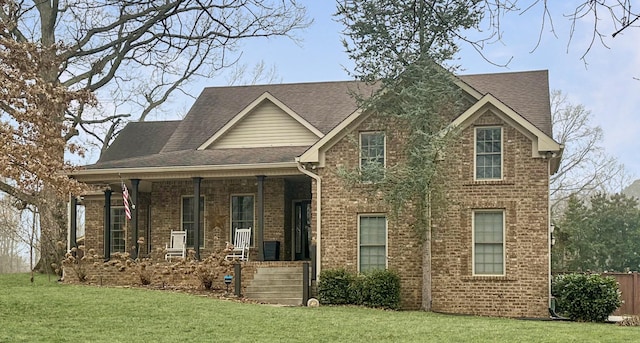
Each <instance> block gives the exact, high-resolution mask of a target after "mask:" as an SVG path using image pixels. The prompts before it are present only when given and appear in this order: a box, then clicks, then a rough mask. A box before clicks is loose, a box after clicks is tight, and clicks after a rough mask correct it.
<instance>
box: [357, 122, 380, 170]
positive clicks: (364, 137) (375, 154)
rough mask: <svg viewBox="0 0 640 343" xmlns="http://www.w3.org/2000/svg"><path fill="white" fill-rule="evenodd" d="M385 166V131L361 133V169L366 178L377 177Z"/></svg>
mask: <svg viewBox="0 0 640 343" xmlns="http://www.w3.org/2000/svg"><path fill="white" fill-rule="evenodd" d="M384 167H385V135H384V132H383V131H373V132H361V133H360V170H361V171H364V173H365V178H367V179H369V180H372V179H377V178H378V177H377V174H378V173H381V172H382V171H383V170H384Z"/></svg>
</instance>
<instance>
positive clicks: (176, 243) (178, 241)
mask: <svg viewBox="0 0 640 343" xmlns="http://www.w3.org/2000/svg"><path fill="white" fill-rule="evenodd" d="M170 242H171V246H169V245H165V251H166V255H164V259H165V260H166V261H169V262H171V258H172V257H182V258H183V259H184V258H185V257H186V256H187V254H186V253H187V231H173V230H171V241H170Z"/></svg>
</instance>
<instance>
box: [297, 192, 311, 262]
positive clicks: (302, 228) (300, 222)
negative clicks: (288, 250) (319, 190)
mask: <svg viewBox="0 0 640 343" xmlns="http://www.w3.org/2000/svg"><path fill="white" fill-rule="evenodd" d="M310 231H311V200H302V201H295V202H294V204H293V245H294V252H295V259H296V261H299V260H308V259H310V257H311V256H310V254H309V246H310V245H311V235H310Z"/></svg>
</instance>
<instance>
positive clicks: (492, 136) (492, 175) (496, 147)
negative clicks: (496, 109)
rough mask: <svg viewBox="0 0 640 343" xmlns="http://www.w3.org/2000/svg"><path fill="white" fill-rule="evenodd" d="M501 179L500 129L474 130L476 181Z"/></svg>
mask: <svg viewBox="0 0 640 343" xmlns="http://www.w3.org/2000/svg"><path fill="white" fill-rule="evenodd" d="M500 178H502V129H501V128H499V127H494V128H477V129H476V179H500Z"/></svg>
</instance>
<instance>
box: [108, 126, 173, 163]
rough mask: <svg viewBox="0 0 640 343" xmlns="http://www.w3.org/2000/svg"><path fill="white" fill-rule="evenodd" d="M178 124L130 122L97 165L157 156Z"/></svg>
mask: <svg viewBox="0 0 640 343" xmlns="http://www.w3.org/2000/svg"><path fill="white" fill-rule="evenodd" d="M179 124H180V121H179V120H176V121H150V122H130V123H128V124H127V126H125V127H124V129H122V131H121V132H120V134H118V136H117V137H116V139H115V140H114V141H113V143H112V144H111V146H110V147H109V149H107V150H106V151H105V152H104V153H103V154H102V156H100V159H99V160H98V163H100V162H106V161H116V160H121V159H125V158H132V157H139V156H148V155H153V154H157V153H159V152H160V150H162V147H164V146H165V144H167V140H168V139H169V137H171V135H172V134H173V132H174V131H175V130H176V128H177V127H178V125H179Z"/></svg>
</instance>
